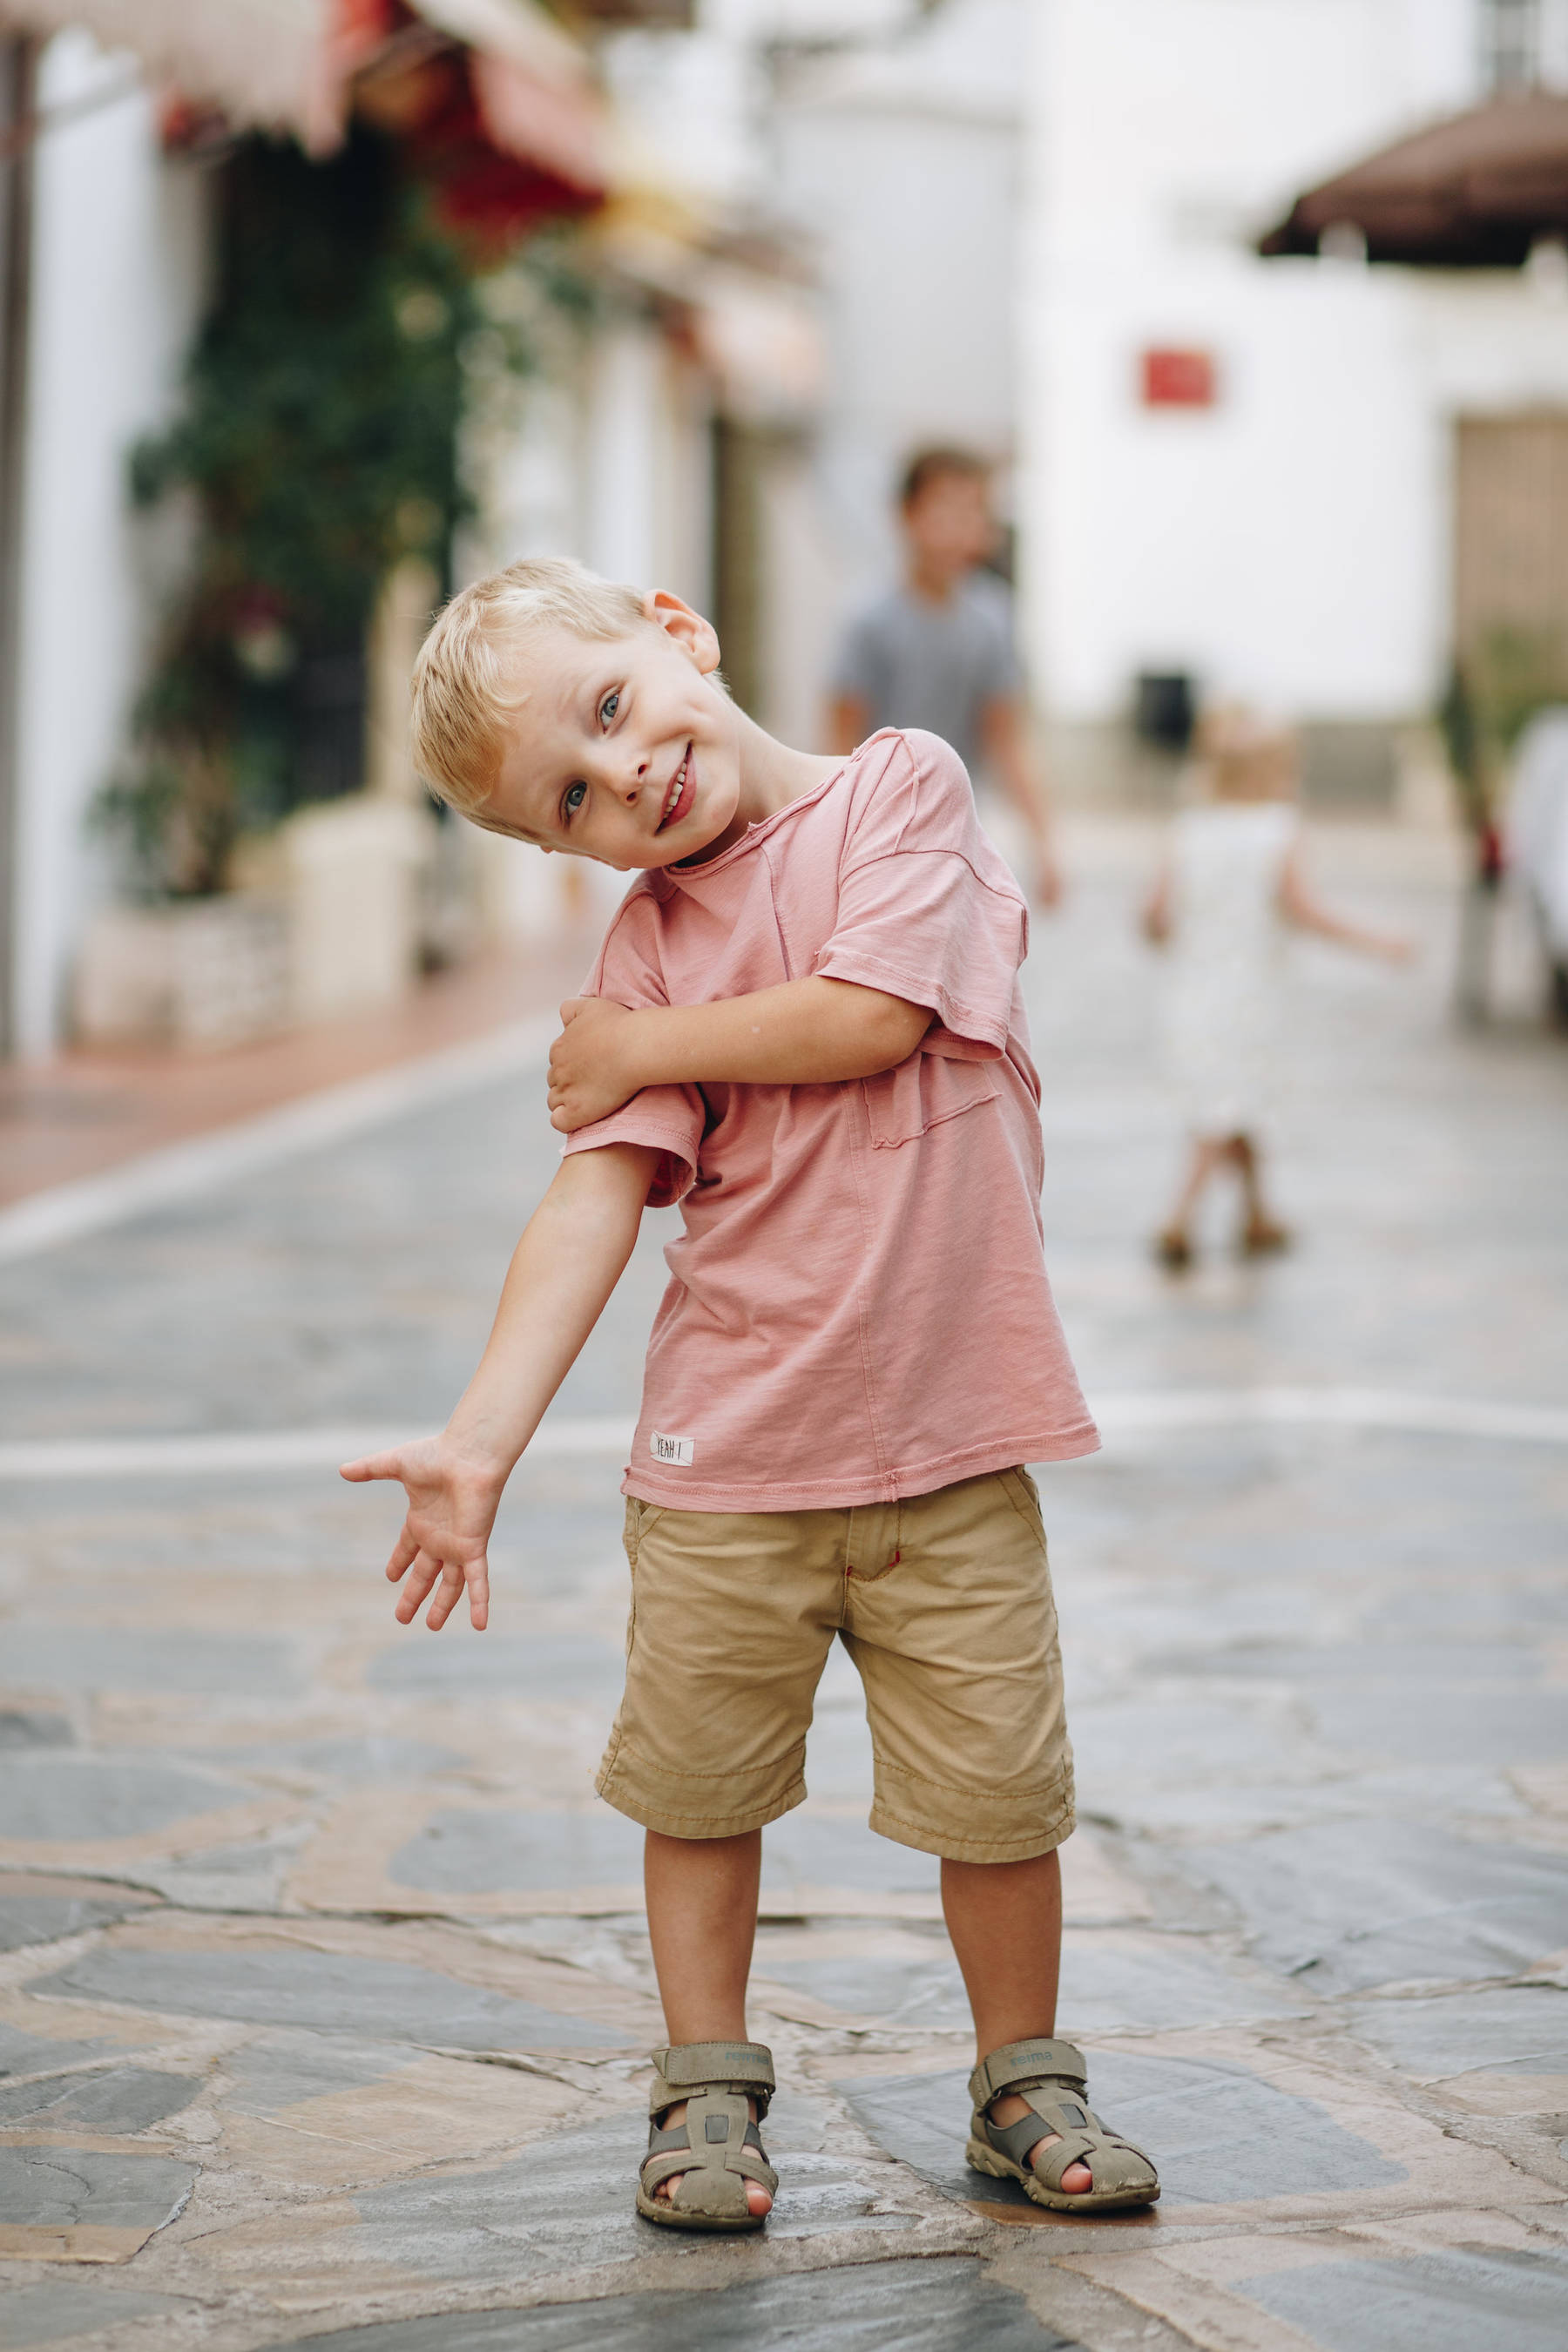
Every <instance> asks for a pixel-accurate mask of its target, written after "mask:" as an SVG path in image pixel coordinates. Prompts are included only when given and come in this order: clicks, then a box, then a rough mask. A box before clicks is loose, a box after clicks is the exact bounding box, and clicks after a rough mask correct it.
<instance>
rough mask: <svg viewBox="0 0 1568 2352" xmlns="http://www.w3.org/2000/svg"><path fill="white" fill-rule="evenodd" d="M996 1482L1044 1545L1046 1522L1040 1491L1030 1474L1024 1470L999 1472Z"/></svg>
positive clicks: (1019, 1515)
mask: <svg viewBox="0 0 1568 2352" xmlns="http://www.w3.org/2000/svg"><path fill="white" fill-rule="evenodd" d="M996 1480H997V1484H998V1485H999V1486H1001V1489H1002V1491H1003V1493H1004V1494H1005V1496H1006V1497H1007V1500H1008V1501H1009V1502H1010V1503H1011V1504H1012V1506H1013V1508H1014V1509H1015V1510H1016V1512H1017V1514H1018V1517H1020V1518H1021V1519H1022V1520H1023V1521H1024V1522H1025V1524H1026V1526H1027V1527H1028V1528H1032V1529H1033V1531H1034V1533H1035V1534H1036V1535H1037V1536H1038V1538H1039V1539H1040V1541H1041V1542H1042V1543H1044V1542H1045V1540H1046V1522H1045V1519H1044V1517H1042V1516H1041V1512H1040V1490H1039V1488H1038V1487H1037V1486H1036V1484H1035V1482H1034V1480H1033V1479H1032V1478H1031V1477H1030V1475H1029V1474H1028V1472H1027V1471H1026V1470H1024V1469H1017V1470H998V1471H997V1473H996Z"/></svg>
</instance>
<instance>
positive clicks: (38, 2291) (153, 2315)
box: [0, 2279, 195, 2352]
mask: <svg viewBox="0 0 1568 2352" xmlns="http://www.w3.org/2000/svg"><path fill="white" fill-rule="evenodd" d="M194 2309H195V2305H192V2304H190V2303H187V2302H186V2301H185V2300H184V2298H182V2297H178V2296H174V2295H167V2294H146V2293H144V2292H143V2291H142V2290H141V2289H140V2288H136V2287H120V2286H117V2287H115V2288H114V2289H113V2290H112V2291H109V2290H106V2289H104V2288H101V2287H100V2286H98V2285H96V2284H93V2285H89V2284H88V2283H87V2281H86V2280H84V2279H51V2280H50V2281H49V2283H48V2284H47V2286H22V2287H15V2286H14V2287H12V2288H10V2289H9V2291H8V2292H7V2293H6V2294H5V2297H4V2298H3V2299H0V2352H26V2347H30V2346H32V2345H35V2344H61V2343H64V2342H66V2341H67V2340H68V2338H70V2337H72V2336H98V2337H101V2336H103V2335H104V2333H105V2331H107V2330H110V2329H114V2330H116V2331H119V2330H121V2329H125V2328H129V2327H132V2326H135V2325H136V2324H137V2323H138V2322H141V2323H143V2332H142V2336H141V2339H140V2340H141V2341H142V2343H144V2344H145V2343H150V2342H151V2341H152V2331H151V2329H150V2328H149V2327H146V2326H145V2323H147V2322H150V2321H153V2320H168V2319H173V2318H174V2317H176V2316H177V2315H180V2314H182V2313H184V2312H186V2311H193V2310H194ZM122 2340H123V2339H122Z"/></svg>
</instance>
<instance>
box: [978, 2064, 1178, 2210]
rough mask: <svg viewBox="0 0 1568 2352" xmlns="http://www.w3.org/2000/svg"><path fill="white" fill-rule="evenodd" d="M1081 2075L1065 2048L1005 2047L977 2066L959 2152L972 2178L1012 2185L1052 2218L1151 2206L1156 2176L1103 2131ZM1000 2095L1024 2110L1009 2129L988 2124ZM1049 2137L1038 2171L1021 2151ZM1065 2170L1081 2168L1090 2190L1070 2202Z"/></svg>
mask: <svg viewBox="0 0 1568 2352" xmlns="http://www.w3.org/2000/svg"><path fill="white" fill-rule="evenodd" d="M1088 2087H1089V2069H1088V2067H1087V2066H1086V2065H1085V2064H1084V2060H1083V2053H1082V2051H1081V2050H1079V2049H1078V2048H1077V2047H1076V2045H1075V2044H1074V2043H1072V2042H1008V2044H1007V2046H1006V2048H1005V2049H1004V2050H994V2051H993V2052H992V2053H991V2055H990V2057H989V2058H983V2059H982V2060H981V2062H980V2063H979V2065H978V2066H977V2067H976V2068H975V2070H974V2072H973V2074H971V2076H970V2078H969V2095H970V2097H971V2099H972V2100H973V2103H974V2116H973V2121H972V2123H971V2125H970V2133H969V2147H968V2148H967V2150H966V2151H965V2153H966V2155H967V2157H968V2160H969V2162H970V2163H971V2164H972V2165H973V2168H974V2169H975V2171H976V2172H988V2173H989V2174H990V2175H991V2177H992V2179H994V2180H1016V2181H1017V2182H1018V2183H1019V2185H1020V2187H1021V2188H1023V2189H1026V2190H1027V2192H1028V2194H1029V2196H1030V2197H1032V2198H1033V2200H1034V2201H1035V2203H1036V2204H1037V2205H1044V2206H1046V2207H1047V2209H1048V2210H1050V2211H1051V2212H1053V2213H1112V2212H1117V2211H1120V2210H1123V2209H1124V2208H1126V2207H1128V2206H1131V2205H1152V2204H1153V2203H1154V2202H1155V2200H1156V2199H1157V2198H1158V2197H1159V2194H1160V2176H1159V2174H1158V2173H1157V2172H1156V2171H1155V2169H1154V2168H1153V2165H1152V2163H1151V2162H1150V2160H1149V2158H1147V2157H1146V2156H1145V2155H1144V2153H1143V2151H1142V2148H1141V2147H1133V2145H1132V2143H1131V2140H1125V2139H1121V2138H1119V2137H1118V2136H1117V2134H1116V2133H1115V2132H1111V2131H1107V2129H1106V2127H1105V2126H1104V2125H1103V2124H1102V2123H1101V2122H1100V2117H1099V2116H1097V2115H1095V2114H1094V2112H1093V2111H1092V2109H1091V2108H1090V2107H1089V2105H1087V2103H1086V2099H1085V2094H1086V2092H1087V2090H1088ZM1008 2092H1016V2093H1017V2095H1018V2096H1019V2097H1020V2098H1022V2099H1025V2100H1026V2101H1027V2102H1028V2105H1029V2108H1030V2113H1029V2114H1028V2115H1026V2116H1020V2118H1019V2120H1018V2121H1017V2122H1016V2124H997V2123H993V2122H992V2120H991V2114H990V2109H991V2103H992V2101H993V2100H994V2099H1000V2098H1003V2097H1005V2095H1006V2094H1007V2093H1008ZM1053 2132H1055V2133H1058V2134H1059V2135H1060V2137H1058V2140H1057V2143H1056V2145H1055V2147H1048V2148H1046V2149H1045V2150H1044V2151H1043V2152H1042V2154H1041V2157H1040V2160H1039V2162H1038V2164H1031V2163H1030V2162H1029V2151H1030V2150H1031V2148H1034V2147H1038V2145H1039V2143H1040V2141H1041V2140H1042V2139H1045V2138H1048V2137H1050V2135H1051V2134H1052V2133H1053ZM1069 2164H1087V2165H1088V2167H1089V2171H1090V2173H1091V2174H1092V2175H1093V2178H1094V2186H1093V2188H1092V2189H1084V2190H1083V2192H1082V2193H1081V2195H1079V2196H1074V2195H1073V2194H1072V2193H1071V2192H1070V2191H1069V2190H1068V2189H1064V2188H1063V2187H1062V2175H1063V2173H1064V2172H1065V2171H1066V2170H1067V2168H1068V2165H1069Z"/></svg>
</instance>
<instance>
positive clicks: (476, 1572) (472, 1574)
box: [468, 1552, 490, 1633]
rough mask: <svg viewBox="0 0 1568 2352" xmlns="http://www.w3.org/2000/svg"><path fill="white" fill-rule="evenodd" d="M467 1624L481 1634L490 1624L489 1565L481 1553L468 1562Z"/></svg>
mask: <svg viewBox="0 0 1568 2352" xmlns="http://www.w3.org/2000/svg"><path fill="white" fill-rule="evenodd" d="M468 1622H469V1624H470V1625H471V1626H472V1627H473V1629H474V1631H475V1633H483V1632H484V1630H485V1627H486V1626H487V1625H488V1624H489V1622H490V1564H489V1559H487V1558H486V1556H485V1554H484V1553H483V1552H480V1554H479V1558H478V1559H471V1560H470V1561H469V1562H468Z"/></svg>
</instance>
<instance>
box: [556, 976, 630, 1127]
mask: <svg viewBox="0 0 1568 2352" xmlns="http://www.w3.org/2000/svg"><path fill="white" fill-rule="evenodd" d="M633 1018H634V1015H633V1014H632V1013H629V1012H628V1011H627V1010H626V1006H625V1005H624V1004H612V1003H610V1001H609V999H608V998H607V997H603V996H572V997H568V999H567V1001H566V1003H564V1004H563V1006H562V1007H561V1019H562V1023H563V1027H562V1031H561V1034H560V1036H559V1037H557V1039H556V1040H555V1043H554V1045H552V1047H551V1048H550V1084H549V1091H548V1096H547V1099H548V1101H549V1104H550V1124H551V1126H552V1128H554V1129H556V1131H557V1133H558V1134H561V1135H574V1134H575V1133H576V1131H577V1129H579V1128H580V1127H591V1126H592V1125H593V1123H594V1121H595V1119H596V1118H609V1116H610V1113H611V1112H612V1111H616V1110H619V1109H620V1108H621V1105H622V1104H623V1103H628V1102H630V1100H631V1098H632V1097H633V1096H634V1095H635V1094H637V1092H638V1091H639V1087H638V1082H637V1080H636V1079H635V1078H633V1077H632V1076H630V1075H629V1073H627V1072H626V1070H625V1069H624V1068H623V1067H622V1066H621V1065H620V1056H619V1055H618V1054H617V1051H616V1046H617V1043H618V1040H617V1034H616V1033H617V1032H620V1033H622V1036H623V1037H624V1033H625V1029H626V1023H627V1022H628V1021H630V1020H632V1019H633Z"/></svg>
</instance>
